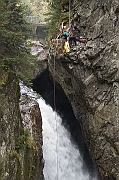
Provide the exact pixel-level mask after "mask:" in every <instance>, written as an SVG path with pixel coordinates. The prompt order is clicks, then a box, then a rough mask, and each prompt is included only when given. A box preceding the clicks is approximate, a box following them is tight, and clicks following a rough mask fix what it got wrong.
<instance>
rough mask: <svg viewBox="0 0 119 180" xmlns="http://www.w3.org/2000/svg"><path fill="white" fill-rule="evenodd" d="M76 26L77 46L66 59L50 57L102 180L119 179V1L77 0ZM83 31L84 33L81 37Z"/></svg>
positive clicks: (75, 6) (74, 7)
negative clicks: (78, 40) (84, 41)
mask: <svg viewBox="0 0 119 180" xmlns="http://www.w3.org/2000/svg"><path fill="white" fill-rule="evenodd" d="M72 8H73V18H74V20H73V23H74V26H75V27H76V28H77V29H76V33H77V35H78V34H79V35H85V36H86V38H87V42H86V43H85V44H83V43H79V44H78V45H77V46H76V47H75V48H74V49H71V52H70V53H69V54H67V55H65V56H62V57H60V56H57V57H56V71H55V73H53V72H54V64H53V60H54V57H53V56H51V57H50V59H49V70H50V72H52V74H53V76H54V78H55V80H56V81H58V83H59V84H60V85H61V86H62V88H63V89H64V92H65V94H66V95H67V97H68V98H69V100H70V102H71V104H72V106H73V107H74V112H75V115H76V117H77V118H78V119H79V121H80V124H81V126H82V128H83V132H84V137H85V140H86V142H87V145H88V147H89V149H90V151H91V153H92V155H93V157H94V159H95V162H96V164H97V168H98V171H99V176H100V179H101V180H106V179H108V180H113V179H116V180H119V30H118V28H119V2H118V0H107V1H103V0H90V1H88V0H80V1H78V0H75V1H74V3H73V4H72ZM79 32H80V33H79Z"/></svg>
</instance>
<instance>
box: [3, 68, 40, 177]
mask: <svg viewBox="0 0 119 180" xmlns="http://www.w3.org/2000/svg"><path fill="white" fill-rule="evenodd" d="M0 77H1V80H0V179H1V180H8V179H9V180H18V179H19V180H28V179H29V180H31V179H32V180H33V179H34V180H39V179H42V178H43V176H42V169H43V159H42V120H41V115H40V110H39V106H38V103H37V102H36V101H35V100H33V99H31V98H29V97H28V96H27V95H25V94H24V95H22V96H20V87H19V81H18V79H17V78H16V76H15V74H14V73H12V72H6V71H4V70H3V69H2V67H0ZM20 97H21V98H20ZM19 98H20V107H19ZM20 110H21V113H20ZM21 115H22V117H21Z"/></svg>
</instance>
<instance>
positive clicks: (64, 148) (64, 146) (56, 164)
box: [38, 98, 96, 180]
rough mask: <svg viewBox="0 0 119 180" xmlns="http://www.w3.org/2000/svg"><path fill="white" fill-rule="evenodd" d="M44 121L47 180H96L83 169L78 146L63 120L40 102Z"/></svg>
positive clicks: (44, 152) (40, 100)
mask: <svg viewBox="0 0 119 180" xmlns="http://www.w3.org/2000/svg"><path fill="white" fill-rule="evenodd" d="M38 102H39V106H40V109H41V115H42V120H43V156H44V160H45V165H44V177H45V180H94V179H95V180H96V178H94V177H90V175H89V173H88V171H86V169H84V167H83V159H82V157H81V154H80V152H79V149H78V146H77V145H76V144H75V143H73V142H72V141H71V135H70V133H69V132H68V130H67V129H66V128H65V127H64V126H63V124H62V118H60V116H59V115H58V114H57V113H56V112H55V111H53V110H52V108H51V107H50V106H49V105H46V103H45V101H44V100H43V99H42V98H40V99H39V100H38Z"/></svg>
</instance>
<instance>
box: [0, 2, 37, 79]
mask: <svg viewBox="0 0 119 180" xmlns="http://www.w3.org/2000/svg"><path fill="white" fill-rule="evenodd" d="M25 13H26V7H25V6H24V5H23V4H22V3H21V2H20V1H19V0H15V1H14V0H1V1H0V47H1V48H0V65H1V66H2V67H4V69H7V70H10V71H13V72H15V73H16V74H17V75H18V74H21V75H22V77H23V76H24V77H25V74H26V77H27V74H30V72H28V71H30V70H28V69H30V68H32V66H33V60H34V57H32V56H31V54H30V50H29V49H28V48H26V46H25V43H26V40H27V39H28V37H29V36H30V33H31V28H30V26H29V24H28V23H27V22H26V20H25V15H26V14H25Z"/></svg>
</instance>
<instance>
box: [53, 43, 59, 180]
mask: <svg viewBox="0 0 119 180" xmlns="http://www.w3.org/2000/svg"><path fill="white" fill-rule="evenodd" d="M57 43H58V42H57ZM57 45H58V44H57ZM56 47H57V46H56ZM55 76H56V48H55V49H54V110H55V121H56V132H57V136H56V156H57V158H56V168H57V174H56V175H57V176H56V179H57V180H58V176H59V175H58V174H59V173H58V171H59V169H58V125H57V119H56V84H55Z"/></svg>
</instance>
